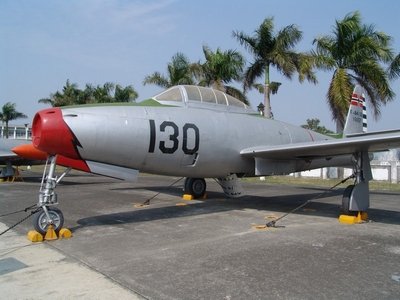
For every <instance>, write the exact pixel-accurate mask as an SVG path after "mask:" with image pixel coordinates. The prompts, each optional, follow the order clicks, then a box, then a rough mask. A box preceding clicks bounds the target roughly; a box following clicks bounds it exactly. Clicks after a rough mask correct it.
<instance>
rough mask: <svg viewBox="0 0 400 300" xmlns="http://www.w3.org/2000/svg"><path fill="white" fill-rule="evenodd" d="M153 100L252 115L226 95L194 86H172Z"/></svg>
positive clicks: (247, 108) (247, 109)
mask: <svg viewBox="0 0 400 300" xmlns="http://www.w3.org/2000/svg"><path fill="white" fill-rule="evenodd" d="M153 99H154V100H156V101H158V102H160V103H161V104H166V105H174V106H186V107H196V108H208V109H215V110H225V111H230V112H238V113H254V111H253V110H252V109H251V108H250V107H249V106H247V105H246V104H244V103H243V102H241V101H240V100H238V99H236V98H234V97H232V96H230V95H228V94H226V93H223V92H221V91H218V90H214V89H212V88H208V87H202V86H196V85H177V86H173V87H171V88H169V89H167V90H166V91H164V92H162V93H160V94H158V95H156V96H154V97H153Z"/></svg>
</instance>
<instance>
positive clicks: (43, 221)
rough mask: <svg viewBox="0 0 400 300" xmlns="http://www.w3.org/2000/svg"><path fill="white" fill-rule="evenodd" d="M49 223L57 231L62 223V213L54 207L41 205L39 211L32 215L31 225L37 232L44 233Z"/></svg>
mask: <svg viewBox="0 0 400 300" xmlns="http://www.w3.org/2000/svg"><path fill="white" fill-rule="evenodd" d="M50 225H52V226H53V229H54V230H55V231H56V232H57V233H58V232H59V231H60V230H61V228H62V227H63V225H64V216H63V213H62V212H61V210H59V209H58V208H55V207H51V208H50V207H43V209H42V210H41V211H40V212H38V213H36V214H35V215H34V219H33V227H34V228H35V230H36V231H37V232H39V233H40V234H42V235H45V234H46V232H47V229H48V228H49V226H50Z"/></svg>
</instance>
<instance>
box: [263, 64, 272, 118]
mask: <svg viewBox="0 0 400 300" xmlns="http://www.w3.org/2000/svg"><path fill="white" fill-rule="evenodd" d="M269 84H270V81H269V65H267V66H266V67H265V85H264V106H265V107H264V116H265V117H266V118H268V119H271V117H272V113H271V100H270V98H269V96H270V95H271V93H270V91H269Z"/></svg>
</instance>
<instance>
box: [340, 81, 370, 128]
mask: <svg viewBox="0 0 400 300" xmlns="http://www.w3.org/2000/svg"><path fill="white" fill-rule="evenodd" d="M363 132H367V111H366V105H365V96H364V94H363V93H362V89H361V87H360V86H359V85H356V86H355V87H354V91H353V94H352V95H351V99H350V108H349V112H348V114H347V119H346V124H345V126H344V130H343V134H344V135H349V134H356V133H363Z"/></svg>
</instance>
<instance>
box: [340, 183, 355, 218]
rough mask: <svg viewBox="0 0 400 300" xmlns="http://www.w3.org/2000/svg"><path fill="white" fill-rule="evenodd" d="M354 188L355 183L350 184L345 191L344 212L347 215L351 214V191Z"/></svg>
mask: <svg viewBox="0 0 400 300" xmlns="http://www.w3.org/2000/svg"><path fill="white" fill-rule="evenodd" d="M353 189H354V184H352V185H349V186H348V187H347V188H346V189H345V190H344V192H343V198H342V213H343V214H345V215H350V214H351V211H350V198H351V193H352V192H353Z"/></svg>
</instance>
